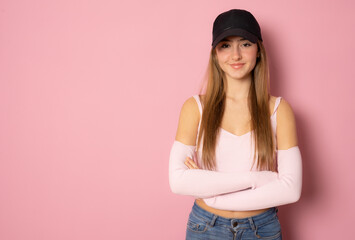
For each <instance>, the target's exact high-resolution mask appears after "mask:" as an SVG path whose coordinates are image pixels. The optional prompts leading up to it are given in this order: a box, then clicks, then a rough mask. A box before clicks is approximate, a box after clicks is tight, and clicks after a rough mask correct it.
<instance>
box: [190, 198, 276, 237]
mask: <svg viewBox="0 0 355 240" xmlns="http://www.w3.org/2000/svg"><path fill="white" fill-rule="evenodd" d="M277 212H278V208H277V207H273V208H270V209H268V210H267V211H266V212H263V213H260V214H258V215H255V216H252V217H247V218H224V217H220V216H218V215H215V214H213V213H210V212H208V211H206V210H204V209H202V208H201V207H199V206H198V205H197V204H196V202H195V203H194V205H193V207H192V211H191V212H190V215H189V219H188V222H187V228H186V240H197V239H200V240H208V239H211V240H219V239H223V240H227V239H231V240H232V239H233V240H246V239H277V240H280V239H282V234H281V225H280V222H279V218H278V216H277Z"/></svg>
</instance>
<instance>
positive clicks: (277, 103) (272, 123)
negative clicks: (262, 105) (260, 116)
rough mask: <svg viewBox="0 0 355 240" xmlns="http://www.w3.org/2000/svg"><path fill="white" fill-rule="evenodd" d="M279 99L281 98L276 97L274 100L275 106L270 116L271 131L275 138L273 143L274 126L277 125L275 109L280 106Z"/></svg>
mask: <svg viewBox="0 0 355 240" xmlns="http://www.w3.org/2000/svg"><path fill="white" fill-rule="evenodd" d="M281 98H282V97H277V98H276V100H275V106H274V111H273V113H272V115H271V125H272V131H273V133H274V138H275V141H277V140H276V125H277V121H276V113H277V109H278V107H279V105H280V102H281Z"/></svg>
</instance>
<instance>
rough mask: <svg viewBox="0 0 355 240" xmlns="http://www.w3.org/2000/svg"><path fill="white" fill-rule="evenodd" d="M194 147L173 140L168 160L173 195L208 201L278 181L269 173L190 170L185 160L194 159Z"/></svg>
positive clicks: (272, 173)
mask: <svg viewBox="0 0 355 240" xmlns="http://www.w3.org/2000/svg"><path fill="white" fill-rule="evenodd" d="M194 151H195V146H191V145H185V144H183V143H181V142H179V141H176V140H175V141H174V143H173V146H172V148H171V151H170V158H169V184H170V188H171V191H172V192H173V193H176V194H182V195H190V196H193V197H196V198H208V197H213V196H216V195H219V194H224V193H229V192H235V191H239V190H244V189H247V188H256V187H257V186H259V184H261V183H265V182H266V181H272V180H275V179H276V178H277V173H275V172H271V171H258V172H256V171H254V172H252V171H250V172H245V173H238V174H235V173H223V172H216V171H209V170H202V169H189V168H188V167H187V166H186V165H185V164H184V162H185V160H186V157H190V158H191V159H193V155H194Z"/></svg>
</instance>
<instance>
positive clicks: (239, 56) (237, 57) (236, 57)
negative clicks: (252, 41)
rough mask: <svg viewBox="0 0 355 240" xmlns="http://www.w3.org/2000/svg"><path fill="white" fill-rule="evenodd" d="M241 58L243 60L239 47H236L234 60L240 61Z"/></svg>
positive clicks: (233, 55) (233, 53)
mask: <svg viewBox="0 0 355 240" xmlns="http://www.w3.org/2000/svg"><path fill="white" fill-rule="evenodd" d="M241 58H242V55H241V53H240V49H239V48H238V47H234V48H233V52H232V59H233V60H239V59H241Z"/></svg>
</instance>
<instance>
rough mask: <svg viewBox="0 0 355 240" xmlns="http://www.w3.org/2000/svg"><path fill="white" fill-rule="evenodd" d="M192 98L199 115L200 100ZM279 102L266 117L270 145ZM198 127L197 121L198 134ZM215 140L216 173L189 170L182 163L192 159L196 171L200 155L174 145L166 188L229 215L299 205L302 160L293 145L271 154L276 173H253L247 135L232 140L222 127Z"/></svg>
mask: <svg viewBox="0 0 355 240" xmlns="http://www.w3.org/2000/svg"><path fill="white" fill-rule="evenodd" d="M193 97H194V98H195V100H196V102H197V104H198V107H199V111H200V115H201V116H202V110H203V109H202V105H201V102H200V99H199V96H198V95H194V96H193ZM280 100H281V97H278V98H277V99H276V103H275V107H274V110H273V113H272V115H271V124H272V130H273V133H274V139H275V143H276V114H277V108H278V106H279V104H280ZM200 124H201V118H200V123H199V125H198V134H199V131H200ZM217 136H218V139H217V144H216V164H217V168H216V170H215V171H210V170H206V169H189V168H188V167H187V166H186V165H185V164H184V162H185V159H186V157H190V158H192V159H194V161H195V162H196V163H197V164H198V165H199V166H200V168H201V166H202V164H201V160H200V158H201V154H202V152H201V150H200V149H198V150H197V149H196V146H191V145H185V144H183V143H181V142H179V141H177V140H175V141H174V143H173V146H172V148H171V151H170V158H169V184H170V188H171V190H172V192H173V193H176V194H182V195H189V196H193V197H195V198H202V199H203V200H204V201H205V203H206V204H207V205H209V206H211V207H213V208H217V209H222V210H230V211H247V210H257V209H263V208H268V207H273V206H279V205H284V204H288V203H293V202H296V201H298V199H299V198H300V195H301V189H302V159H301V153H300V150H299V148H298V146H294V147H291V148H289V149H287V150H277V149H275V151H276V153H277V155H276V161H277V170H278V172H277V173H276V172H271V171H258V170H257V168H256V163H255V164H254V166H253V168H252V163H253V153H254V149H253V148H254V143H253V141H252V139H251V132H248V133H246V134H243V135H241V136H237V135H234V134H232V133H230V132H228V131H226V130H224V129H222V128H221V129H220V132H219V134H218V135H217ZM196 142H197V140H196ZM201 146H202V145H201Z"/></svg>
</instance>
